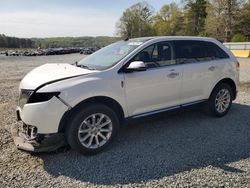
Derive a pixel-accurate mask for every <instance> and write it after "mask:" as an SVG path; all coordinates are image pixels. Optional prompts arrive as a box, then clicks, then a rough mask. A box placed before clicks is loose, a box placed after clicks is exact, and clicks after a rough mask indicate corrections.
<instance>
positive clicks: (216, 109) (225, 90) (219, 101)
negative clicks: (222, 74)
mask: <svg viewBox="0 0 250 188" xmlns="http://www.w3.org/2000/svg"><path fill="white" fill-rule="evenodd" d="M232 95H233V92H232V88H231V87H230V86H229V85H228V84H226V83H221V84H220V85H218V86H217V87H216V88H215V89H214V91H213V92H212V94H211V96H210V98H209V101H208V107H209V111H210V112H211V114H212V115H214V116H217V117H222V116H224V115H226V114H227V113H228V111H229V109H230V107H231V104H232Z"/></svg>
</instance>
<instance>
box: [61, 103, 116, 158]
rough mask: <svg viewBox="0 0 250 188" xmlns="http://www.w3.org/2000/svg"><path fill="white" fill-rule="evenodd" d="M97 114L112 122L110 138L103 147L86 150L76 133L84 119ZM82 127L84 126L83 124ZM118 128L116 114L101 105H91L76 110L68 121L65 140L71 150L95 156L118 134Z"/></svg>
mask: <svg viewBox="0 0 250 188" xmlns="http://www.w3.org/2000/svg"><path fill="white" fill-rule="evenodd" d="M97 113H101V114H104V115H106V116H107V117H109V118H110V120H111V122H112V123H111V124H112V131H111V136H110V137H109V139H106V140H107V141H106V140H105V141H106V143H105V144H104V145H102V146H100V147H98V148H88V147H85V146H84V145H83V144H82V143H81V142H80V140H79V133H78V131H79V129H80V126H81V125H82V123H83V121H84V120H86V118H88V117H89V116H91V115H92V114H97ZM84 126H86V125H85V124H84ZM119 126H120V125H119V120H118V117H117V114H116V113H115V112H114V111H113V110H112V109H111V108H109V107H108V106H106V105H103V104H92V105H89V106H87V107H85V108H82V109H78V110H76V112H75V115H73V117H72V118H71V119H70V121H69V125H68V127H67V129H66V139H67V142H68V144H69V145H70V146H71V148H72V149H74V150H76V151H77V152H79V153H82V154H85V155H93V154H97V153H99V152H101V151H103V150H104V149H106V148H107V147H108V146H109V145H110V143H111V142H112V140H113V138H114V137H115V136H116V134H117V133H118V130H119ZM88 129H89V128H88ZM80 134H81V133H80ZM83 134H84V133H83ZM86 134H87V133H86ZM107 134H108V133H107ZM94 139H95V138H94Z"/></svg>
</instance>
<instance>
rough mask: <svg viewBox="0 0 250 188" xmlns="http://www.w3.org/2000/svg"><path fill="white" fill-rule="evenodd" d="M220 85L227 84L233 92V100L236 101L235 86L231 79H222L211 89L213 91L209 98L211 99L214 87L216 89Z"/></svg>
mask: <svg viewBox="0 0 250 188" xmlns="http://www.w3.org/2000/svg"><path fill="white" fill-rule="evenodd" d="M221 83H226V84H228V85H229V86H230V87H231V88H232V91H233V100H235V99H236V96H237V90H236V89H237V88H236V84H235V82H234V81H233V80H232V79H231V78H224V79H222V80H220V81H219V82H218V83H217V84H216V85H215V86H214V88H213V90H212V91H211V93H210V96H209V98H210V97H211V95H212V93H213V91H214V90H215V88H216V87H218V86H219V85H220V84H221Z"/></svg>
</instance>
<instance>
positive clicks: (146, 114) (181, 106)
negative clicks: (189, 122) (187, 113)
mask: <svg viewBox="0 0 250 188" xmlns="http://www.w3.org/2000/svg"><path fill="white" fill-rule="evenodd" d="M206 101H207V100H205V99H204V100H198V101H194V102H190V103H185V104H182V105H177V106H172V107H168V108H163V109H160V110H154V111H151V112H146V113H142V114H138V115H134V116H130V117H127V118H126V119H127V120H130V119H137V118H142V117H146V116H150V115H154V114H158V113H162V112H167V111H171V110H176V109H182V108H186V107H190V106H195V105H198V104H201V103H204V102H206Z"/></svg>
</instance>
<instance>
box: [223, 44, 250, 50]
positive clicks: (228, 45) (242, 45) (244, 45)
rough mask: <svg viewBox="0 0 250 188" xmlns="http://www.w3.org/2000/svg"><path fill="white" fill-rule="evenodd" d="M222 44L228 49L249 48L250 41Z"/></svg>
mask: <svg viewBox="0 0 250 188" xmlns="http://www.w3.org/2000/svg"><path fill="white" fill-rule="evenodd" d="M223 44H224V45H225V46H226V47H228V48H229V49H230V50H250V42H228V43H223Z"/></svg>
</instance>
